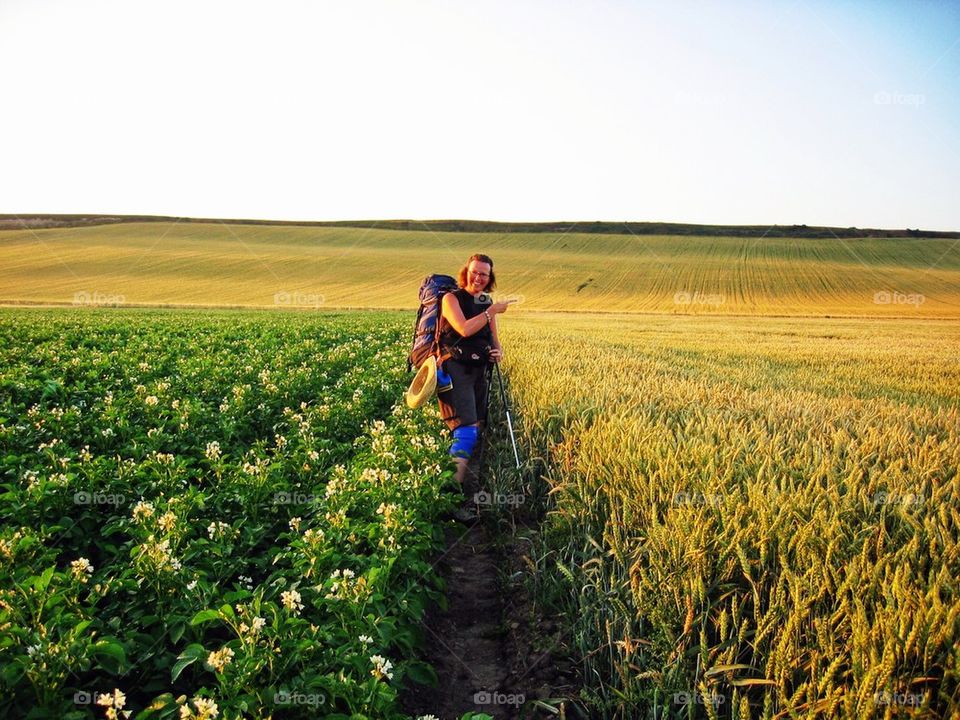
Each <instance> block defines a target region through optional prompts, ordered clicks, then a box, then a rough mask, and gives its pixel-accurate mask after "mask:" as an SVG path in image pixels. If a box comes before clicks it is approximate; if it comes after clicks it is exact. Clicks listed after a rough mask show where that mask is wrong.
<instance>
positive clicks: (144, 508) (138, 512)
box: [133, 500, 153, 522]
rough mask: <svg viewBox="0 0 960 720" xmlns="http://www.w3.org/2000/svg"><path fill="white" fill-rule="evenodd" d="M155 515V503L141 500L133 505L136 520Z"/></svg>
mask: <svg viewBox="0 0 960 720" xmlns="http://www.w3.org/2000/svg"><path fill="white" fill-rule="evenodd" d="M150 517H153V503H148V502H144V501H143V500H141V501H140V502H138V503H137V504H136V505H134V506H133V519H134V521H136V522H140V521H141V520H145V519H147V518H150Z"/></svg>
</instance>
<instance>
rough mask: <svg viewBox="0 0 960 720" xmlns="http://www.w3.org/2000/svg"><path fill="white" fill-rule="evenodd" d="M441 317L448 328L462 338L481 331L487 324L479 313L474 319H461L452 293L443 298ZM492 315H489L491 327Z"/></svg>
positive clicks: (458, 305)
mask: <svg viewBox="0 0 960 720" xmlns="http://www.w3.org/2000/svg"><path fill="white" fill-rule="evenodd" d="M443 317H444V319H445V320H446V321H447V322H448V323H450V327H452V328H453V329H454V330H456V331H457V334H459V335H462V336H463V337H470V336H471V335H475V334H476V333H477V332H479V331H480V330H482V329H483V327H484V325H486V324H487V316H486V315H484V314H483V313H480V314H479V315H477V316H476V317H472V318H470V319H469V320H467V319H466V318H465V317H463V311H462V310H461V309H460V303H458V302H457V298H456V297H455V296H454V295H453V293H447V294H446V295H444V296H443ZM493 317H494V316H493V315H492V314H491V315H490V320H491V325H492V324H493V323H492V320H493Z"/></svg>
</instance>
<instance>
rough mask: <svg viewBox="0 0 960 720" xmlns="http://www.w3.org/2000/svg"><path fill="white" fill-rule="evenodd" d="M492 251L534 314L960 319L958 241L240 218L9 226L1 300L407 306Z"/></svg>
mask: <svg viewBox="0 0 960 720" xmlns="http://www.w3.org/2000/svg"><path fill="white" fill-rule="evenodd" d="M474 252H484V253H487V254H488V255H491V256H492V257H493V258H494V260H495V261H496V270H497V273H498V274H499V275H500V277H501V278H502V279H503V280H502V282H501V284H500V290H501V292H502V293H505V294H507V295H512V296H514V297H515V298H517V299H519V300H522V305H521V307H522V308H524V309H529V310H565V311H596V312H600V311H602V312H611V311H617V312H647V313H665V314H695V315H717V314H723V315H737V314H746V315H764V314H767V315H769V314H776V315H819V316H823V315H836V316H871V317H893V316H895V317H916V318H921V317H923V318H929V317H958V316H960V241H958V240H956V239H949V238H935V239H933V238H865V239H850V238H845V239H838V238H827V239H816V238H802V239H800V238H734V237H689V236H655V235H643V236H638V235H631V234H629V233H625V234H621V235H598V234H589V233H577V232H576V225H575V224H574V225H572V226H571V230H570V231H569V232H567V233H476V232H472V233H471V232H436V231H433V230H431V229H429V228H428V227H427V226H426V225H425V226H424V230H423V231H422V232H416V231H400V230H379V229H367V228H352V227H303V226H258V225H242V224H228V223H186V222H184V223H176V222H152V223H122V224H117V225H101V226H90V227H75V228H49V229H24V230H2V231H0V302H44V303H57V304H73V303H76V304H102V305H108V304H122V303H126V304H134V305H138V304H145V305H151V304H160V305H239V306H251V307H252V306H257V307H263V306H266V307H271V306H273V307H276V306H282V307H300V308H306V309H311V308H316V307H372V308H398V309H399V308H404V309H408V308H410V307H411V305H412V304H413V303H415V301H416V288H417V287H419V284H420V281H421V280H422V278H423V277H424V276H425V275H427V274H429V273H435V272H443V273H448V274H456V271H457V270H458V269H459V267H460V265H461V264H462V263H463V262H464V260H465V259H466V258H467V257H468V256H469V255H470V254H472V253H474Z"/></svg>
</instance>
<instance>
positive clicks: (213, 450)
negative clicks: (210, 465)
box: [203, 440, 220, 460]
mask: <svg viewBox="0 0 960 720" xmlns="http://www.w3.org/2000/svg"><path fill="white" fill-rule="evenodd" d="M203 454H204V455H206V456H207V459H208V460H216V459H217V458H219V457H220V443H219V442H217V441H216V440H213V441H212V442H208V443H207V449H206V450H204V452H203Z"/></svg>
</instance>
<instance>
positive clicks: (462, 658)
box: [406, 521, 517, 720]
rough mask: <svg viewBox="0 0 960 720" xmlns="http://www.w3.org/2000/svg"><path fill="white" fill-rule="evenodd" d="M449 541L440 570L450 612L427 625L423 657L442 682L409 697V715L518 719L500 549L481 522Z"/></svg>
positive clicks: (439, 612) (454, 533) (455, 532)
mask: <svg viewBox="0 0 960 720" xmlns="http://www.w3.org/2000/svg"><path fill="white" fill-rule="evenodd" d="M447 539H448V551H447V553H446V554H445V555H444V556H443V558H442V560H441V561H440V562H439V563H438V565H437V567H438V569H440V571H441V573H442V575H443V576H444V577H445V578H446V579H447V583H448V585H447V609H446V610H440V609H438V608H437V609H434V611H433V612H431V613H430V614H429V615H428V617H427V619H426V621H425V622H424V635H425V650H424V658H425V659H426V660H427V661H428V662H429V663H431V664H432V665H433V666H434V669H435V670H436V671H437V676H438V678H439V683H438V685H437V687H435V688H429V687H421V688H417V689H416V690H415V692H412V693H410V697H408V698H407V699H408V702H407V703H406V711H407V712H409V713H411V714H412V715H414V716H415V717H416V716H417V715H426V714H432V715H436V716H437V717H438V718H440V719H441V720H453V719H456V718H460V717H461V716H462V715H463V714H464V713H466V712H469V711H473V712H486V713H488V714H490V715H494V716H495V717H496V718H498V720H499V719H500V718H512V717H516V711H517V707H515V704H514V705H509V704H507V701H508V700H510V696H511V694H513V695H516V693H515V692H513V691H511V690H510V688H507V687H505V682H506V680H507V677H508V673H509V665H510V663H509V662H508V659H507V657H506V654H505V632H504V626H503V604H502V593H501V588H500V587H499V580H498V559H497V553H496V549H495V547H494V545H493V542H492V541H491V539H490V537H489V536H488V533H487V530H486V529H485V527H484V524H483V523H482V522H481V521H475V522H473V523H470V524H468V525H461V526H459V527H457V528H455V529H453V530H452V531H451V532H449V533H448V538H447ZM496 701H500V702H496Z"/></svg>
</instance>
